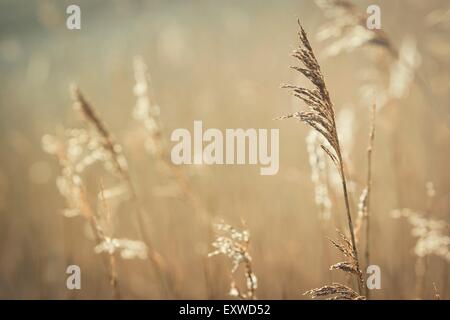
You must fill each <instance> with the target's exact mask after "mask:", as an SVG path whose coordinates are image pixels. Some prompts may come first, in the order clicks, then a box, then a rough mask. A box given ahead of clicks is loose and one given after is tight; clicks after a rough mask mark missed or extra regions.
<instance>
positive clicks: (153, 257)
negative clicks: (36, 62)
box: [72, 85, 174, 293]
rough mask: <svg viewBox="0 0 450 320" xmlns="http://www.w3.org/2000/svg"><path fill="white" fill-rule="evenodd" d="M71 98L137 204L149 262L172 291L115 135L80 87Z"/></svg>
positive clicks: (73, 92)
mask: <svg viewBox="0 0 450 320" xmlns="http://www.w3.org/2000/svg"><path fill="white" fill-rule="evenodd" d="M72 97H73V100H74V109H75V110H79V111H80V112H81V114H82V115H83V116H84V119H85V121H86V122H87V123H88V124H90V125H91V126H92V128H93V129H94V131H95V133H96V134H97V136H98V139H99V142H100V143H99V144H100V145H99V148H100V150H101V151H102V152H103V153H104V161H105V163H106V167H107V168H109V169H111V170H112V171H113V172H114V173H116V174H118V175H119V177H120V178H121V179H122V180H123V182H124V183H125V185H126V186H127V188H128V191H129V193H130V195H131V200H132V201H133V203H134V205H135V210H134V211H133V212H135V215H136V222H137V223H136V225H137V230H138V232H139V234H140V237H142V239H143V240H144V242H145V245H146V246H147V250H148V257H149V261H150V262H151V265H152V268H153V270H154V272H155V274H156V276H157V278H158V279H159V280H160V284H161V286H162V289H163V290H164V291H166V292H169V293H170V292H171V291H173V290H174V289H173V284H172V281H171V279H170V275H169V274H168V273H169V272H168V270H167V265H166V262H165V259H164V258H163V257H162V255H161V254H160V253H159V252H158V251H157V250H156V249H155V248H154V246H153V242H152V240H151V236H150V234H149V233H148V230H147V229H146V228H145V225H146V222H145V215H146V213H145V211H144V210H143V208H142V206H141V204H140V201H139V198H138V195H137V192H136V189H135V187H134V185H133V183H132V181H131V178H130V174H129V172H128V165H127V162H126V159H125V157H124V155H123V152H122V147H121V146H120V145H119V144H118V143H116V142H115V141H114V138H113V136H112V134H111V133H110V132H109V130H108V129H107V127H106V125H105V124H104V123H103V121H102V120H101V119H100V117H99V116H98V115H97V113H96V111H95V109H94V108H93V107H92V105H91V104H90V103H89V102H88V101H87V100H86V99H85V98H84V96H83V95H82V93H81V91H80V90H79V89H78V87H77V86H75V85H73V86H72Z"/></svg>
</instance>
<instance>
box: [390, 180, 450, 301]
mask: <svg viewBox="0 0 450 320" xmlns="http://www.w3.org/2000/svg"><path fill="white" fill-rule="evenodd" d="M427 191H428V197H433V196H434V188H433V189H432V190H430V187H429V189H428V190H427ZM429 213H430V212H428V214H427V213H421V212H417V211H413V210H411V209H407V208H404V209H397V210H393V211H392V212H391V215H392V217H393V218H396V219H399V218H405V219H407V221H408V223H409V224H410V225H411V227H412V229H411V235H412V236H413V237H415V238H417V242H416V245H415V247H414V254H415V256H416V264H415V277H416V279H415V283H416V297H417V298H419V299H421V298H423V295H424V293H423V291H424V284H425V276H426V270H427V258H428V257H429V256H431V255H433V256H437V257H440V258H442V259H444V261H445V262H446V263H450V250H449V247H450V236H448V229H449V226H448V224H447V222H445V221H443V220H436V219H432V218H429V217H428V216H429Z"/></svg>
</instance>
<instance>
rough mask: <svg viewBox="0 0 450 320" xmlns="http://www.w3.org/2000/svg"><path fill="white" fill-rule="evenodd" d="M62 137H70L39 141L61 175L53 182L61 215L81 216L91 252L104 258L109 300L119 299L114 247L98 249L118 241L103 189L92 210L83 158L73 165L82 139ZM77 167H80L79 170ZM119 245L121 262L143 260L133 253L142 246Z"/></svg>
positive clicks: (129, 241) (124, 241)
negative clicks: (61, 204)
mask: <svg viewBox="0 0 450 320" xmlns="http://www.w3.org/2000/svg"><path fill="white" fill-rule="evenodd" d="M75 133H76V134H75ZM66 134H69V136H71V137H72V138H70V139H68V141H67V142H63V141H59V140H58V139H57V138H55V137H53V136H50V135H45V136H44V137H43V139H42V144H43V148H44V150H45V151H46V152H47V153H49V154H52V155H54V156H56V158H57V159H58V162H59V165H60V167H61V175H60V176H59V177H58V178H57V186H58V190H59V192H60V193H61V195H62V196H63V197H64V198H65V200H66V204H67V208H66V209H64V211H63V214H64V216H66V217H68V218H71V217H76V216H82V217H83V218H84V219H85V220H86V221H87V222H88V224H89V226H90V228H91V231H92V234H93V236H94V239H95V242H96V246H95V248H94V251H95V252H96V253H99V254H101V253H105V254H106V256H104V257H105V259H104V263H105V265H106V267H107V269H108V274H109V282H110V284H111V286H112V288H113V297H114V298H120V290H119V287H118V276H117V267H116V258H115V255H114V254H115V246H113V247H111V246H108V250H103V249H102V248H104V247H105V246H106V245H107V244H111V243H115V242H116V241H119V240H118V239H115V238H114V237H113V227H112V222H111V211H110V210H109V207H108V205H107V202H106V200H105V197H104V191H103V186H102V187H101V191H100V197H99V201H100V202H101V205H102V206H101V210H94V209H93V208H92V205H91V204H90V202H89V200H88V196H87V194H86V187H85V185H84V183H83V180H82V178H81V176H80V173H81V172H82V169H81V168H84V165H83V159H84V158H83V159H81V161H80V162H77V160H80V159H79V157H78V155H79V154H80V153H79V152H81V150H79V149H78V148H77V146H79V145H78V143H79V142H80V141H79V140H80V139H81V140H83V139H84V138H83V137H85V136H83V135H82V134H80V132H79V131H77V130H75V132H74V129H72V130H68V131H67V132H66ZM74 139H78V141H75V140H74ZM80 164H82V165H81V167H80ZM120 241H121V242H122V243H123V244H122V249H123V250H125V251H127V252H129V254H127V255H123V254H122V258H124V259H131V258H135V257H137V256H138V257H141V258H145V257H142V253H137V250H136V246H141V247H142V245H143V244H142V243H141V242H139V241H133V240H129V239H122V240H120ZM130 244H133V246H130ZM144 248H145V246H144ZM102 256H103V255H102Z"/></svg>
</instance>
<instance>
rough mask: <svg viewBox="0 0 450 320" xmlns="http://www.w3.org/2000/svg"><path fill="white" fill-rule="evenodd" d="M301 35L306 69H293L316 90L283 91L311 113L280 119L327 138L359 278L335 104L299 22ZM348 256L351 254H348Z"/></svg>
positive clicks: (300, 50) (301, 55)
mask: <svg viewBox="0 0 450 320" xmlns="http://www.w3.org/2000/svg"><path fill="white" fill-rule="evenodd" d="M298 24H299V27H300V32H299V33H298V35H299V40H300V41H299V42H300V43H299V48H298V49H297V50H295V51H294V53H293V57H295V58H297V59H298V60H300V62H302V63H303V65H304V66H305V68H302V67H292V69H294V70H296V71H298V72H300V73H301V74H303V75H304V76H305V77H306V78H308V79H309V80H310V81H311V82H312V84H313V85H314V89H307V88H302V87H298V86H295V85H284V86H283V88H288V89H291V91H292V93H293V95H294V96H296V97H297V98H299V99H300V100H302V101H303V102H305V104H306V105H307V106H308V107H309V110H308V111H299V112H295V113H292V114H288V115H285V116H281V117H279V118H277V119H287V118H296V119H299V120H300V121H303V122H305V123H307V124H308V125H310V126H311V127H312V128H314V129H315V130H316V131H317V132H318V133H320V134H321V135H322V136H323V138H325V140H326V142H327V145H325V144H323V145H321V147H322V149H323V150H324V151H325V152H326V153H327V154H328V156H329V157H330V159H331V160H332V161H333V163H334V164H335V166H336V169H337V170H338V171H339V174H340V177H341V184H342V190H343V194H344V202H345V208H346V214H347V222H348V229H349V233H350V238H351V257H352V260H351V261H350V263H351V264H352V269H354V271H355V272H356V273H357V274H359V273H360V270H359V269H360V263H359V259H358V250H357V247H356V239H355V232H354V226H353V222H352V216H351V212H350V204H349V195H348V191H347V180H346V176H345V171H344V162H343V158H342V151H341V147H340V144H339V138H338V133H337V128H336V121H335V114H334V107H333V103H332V102H331V99H330V96H329V93H328V90H327V88H326V85H325V81H324V78H323V75H322V71H321V70H320V66H319V63H318V62H317V59H316V57H315V55H314V52H313V50H312V48H311V45H310V43H309V40H308V37H307V35H306V32H305V30H304V29H303V27H302V26H301V24H300V21H298ZM346 253H348V252H346ZM362 282H363V281H362V278H361V277H360V276H358V277H357V283H358V290H359V292H360V293H361V291H362V286H363V284H362Z"/></svg>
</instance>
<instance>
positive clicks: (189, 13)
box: [0, 0, 450, 299]
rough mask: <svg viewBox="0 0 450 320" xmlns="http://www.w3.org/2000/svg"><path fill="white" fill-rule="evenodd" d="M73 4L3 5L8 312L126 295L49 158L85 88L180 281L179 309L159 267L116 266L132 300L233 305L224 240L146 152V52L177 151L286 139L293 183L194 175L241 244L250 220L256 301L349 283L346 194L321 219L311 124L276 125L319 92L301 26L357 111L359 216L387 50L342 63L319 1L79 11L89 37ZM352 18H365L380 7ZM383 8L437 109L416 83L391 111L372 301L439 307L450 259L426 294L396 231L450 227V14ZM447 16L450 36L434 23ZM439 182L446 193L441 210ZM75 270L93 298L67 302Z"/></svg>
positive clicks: (443, 4) (1, 102)
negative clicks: (303, 97) (262, 134)
mask: <svg viewBox="0 0 450 320" xmlns="http://www.w3.org/2000/svg"><path fill="white" fill-rule="evenodd" d="M73 3H74V1H50V0H49V1H46V0H39V1H25V0H19V1H18V0H14V1H13V0H1V1H0V83H1V85H0V150H1V153H0V298H2V299H26V298H27V299H81V298H84V299H110V298H112V294H111V288H110V285H109V283H108V275H107V272H106V271H105V268H104V266H103V265H102V261H101V259H100V258H99V255H98V254H96V253H95V252H94V249H93V248H94V242H93V240H92V237H91V236H90V235H89V233H88V232H86V223H85V222H84V220H83V219H82V218H81V217H74V218H67V217H64V216H63V215H62V213H61V212H62V210H63V209H64V207H65V201H64V198H63V197H61V195H60V194H59V192H58V189H57V186H56V183H55V180H56V178H57V176H58V175H59V172H60V169H59V166H58V162H57V161H56V160H55V159H54V158H53V157H51V156H50V155H48V154H46V153H45V152H44V151H43V149H42V144H41V139H42V136H44V135H45V134H47V133H51V134H53V133H55V132H58V131H61V128H62V127H79V126H82V125H83V124H82V123H81V122H80V118H79V116H78V114H77V113H75V112H73V110H72V108H71V105H72V102H71V99H70V94H69V85H70V83H72V82H76V83H78V85H79V87H80V88H81V90H82V91H83V92H84V94H85V95H86V97H87V98H88V100H89V101H90V102H92V104H93V106H94V107H95V108H96V109H97V111H98V113H99V114H100V115H101V117H102V119H103V120H104V122H105V123H106V124H107V125H108V128H109V129H110V130H111V132H113V134H114V136H115V137H116V140H117V142H118V143H120V144H121V145H122V146H123V148H124V154H125V156H126V158H127V159H128V162H129V167H130V174H131V177H132V179H133V181H134V183H135V185H136V187H137V190H138V195H139V197H140V199H141V201H142V203H143V205H144V207H145V209H146V213H147V221H146V225H145V228H147V229H148V230H149V232H150V233H151V235H152V237H153V241H154V245H155V247H156V248H157V250H158V251H159V252H161V254H163V255H164V257H165V258H166V259H167V263H168V264H169V265H170V266H171V272H172V273H173V274H174V278H175V279H176V285H177V293H176V294H175V293H173V294H171V295H165V294H163V293H162V292H161V290H160V286H159V285H158V283H157V282H158V278H157V277H156V276H155V275H154V274H153V273H152V272H151V270H149V267H148V264H147V263H146V262H145V261H141V260H123V259H118V262H117V268H118V280H119V287H120V291H121V297H122V298H128V299H129V298H138V299H155V298H192V299H199V298H211V299H218V298H227V293H228V291H229V283H230V278H229V272H230V262H229V260H227V258H226V257H223V256H217V257H211V258H207V253H208V252H210V251H212V248H211V245H210V241H211V240H212V238H211V234H209V233H207V232H199V230H201V229H199V228H198V227H197V224H198V221H197V220H196V219H195V214H194V212H193V209H192V207H190V206H189V205H188V204H187V203H186V202H184V201H183V200H180V199H176V198H173V197H162V196H161V194H160V193H161V192H158V190H160V188H161V186H162V185H164V183H165V177H164V175H161V174H160V173H159V172H158V171H157V170H156V164H155V161H154V159H153V158H152V156H151V155H149V154H148V152H146V150H145V148H144V144H145V139H146V133H145V131H144V130H143V129H142V126H141V125H140V123H138V122H136V121H135V120H134V119H133V117H132V110H133V106H134V105H135V96H134V94H133V86H134V78H133V58H134V57H135V56H136V55H141V56H142V57H143V59H144V60H145V62H146V63H147V65H148V69H149V71H150V73H151V79H152V90H153V92H154V96H155V98H156V99H157V101H158V104H159V105H160V108H161V120H162V122H163V123H164V132H165V135H166V138H167V139H169V137H170V133H171V132H172V130H173V129H175V128H188V129H190V130H192V126H193V121H194V120H202V121H203V125H204V127H205V128H219V129H223V130H224V129H225V128H279V129H280V170H279V172H278V174H277V175H274V176H260V175H259V166H250V165H245V166H237V165H236V166H192V167H186V168H183V170H185V171H186V172H187V174H188V175H189V179H190V181H191V184H192V188H193V189H194V191H195V193H196V194H198V197H199V199H200V200H201V201H202V203H204V206H205V207H206V208H207V210H208V212H209V214H210V215H211V217H213V220H220V219H223V220H224V221H226V222H227V223H230V224H232V225H234V226H236V227H237V228H238V229H241V228H243V226H242V222H241V221H242V220H244V221H245V228H246V229H248V230H249V231H250V233H251V247H250V253H251V255H252V257H253V267H254V272H255V274H256V276H257V277H258V285H259V286H258V291H257V295H258V298H263V299H305V298H306V297H305V296H303V295H302V293H303V292H304V291H306V290H308V289H310V288H313V287H319V286H322V285H324V284H326V283H329V282H332V281H346V280H345V277H344V276H342V275H341V274H339V271H328V267H329V265H331V264H333V263H335V262H337V261H339V260H338V259H339V255H338V252H337V250H335V249H334V248H333V247H332V246H331V245H330V243H329V241H328V239H327V237H332V238H334V237H335V229H336V228H339V229H341V230H344V231H345V230H346V221H345V215H344V214H345V211H344V208H343V201H342V194H341V193H340V191H339V189H338V188H337V189H336V190H335V191H334V192H332V193H333V195H334V196H333V197H332V208H331V217H330V218H329V219H325V220H324V219H322V218H321V216H320V215H319V208H318V206H317V205H316V203H315V193H314V191H315V187H314V184H313V182H312V181H311V167H310V164H309V156H308V153H307V148H306V142H305V138H306V136H307V134H308V132H309V129H308V128H307V127H306V126H305V125H303V124H300V123H298V122H296V121H284V122H281V121H274V120H272V119H273V118H275V117H277V116H279V115H282V114H285V113H287V112H290V111H292V110H298V109H300V108H302V105H301V103H300V102H299V101H298V100H294V99H293V98H292V97H291V96H290V95H289V94H288V92H287V91H286V90H282V89H280V88H279V87H280V84H282V83H306V82H305V80H304V79H301V77H299V76H298V75H297V74H296V73H295V72H294V71H292V70H290V69H289V66H290V65H292V64H294V63H295V60H294V59H293V58H291V57H290V56H289V54H290V53H291V51H292V50H293V49H294V48H295V47H296V45H297V29H298V26H297V18H300V19H301V21H302V24H303V26H304V28H305V29H306V31H307V32H308V34H309V36H310V40H311V43H312V46H313V48H314V50H315V52H316V55H317V57H318V60H319V62H320V63H321V67H322V71H323V73H324V75H325V78H326V82H327V85H328V89H329V91H330V94H331V97H332V100H333V101H334V104H335V107H336V110H337V113H339V112H340V111H344V113H343V118H344V120H345V121H347V122H344V125H342V128H343V129H342V131H346V132H347V136H346V138H345V139H344V138H343V139H344V140H345V141H344V142H343V144H344V146H343V148H344V150H345V151H346V153H347V161H348V166H349V168H350V172H351V175H352V181H353V183H352V188H351V198H352V199H351V203H352V211H353V213H354V214H355V216H356V207H357V202H358V198H359V195H360V193H361V190H362V189H363V188H364V181H365V174H366V166H367V163H366V148H367V136H368V131H369V126H370V123H369V119H370V105H371V104H372V103H373V101H374V100H373V99H372V100H371V99H366V98H365V96H364V95H363V94H361V92H362V88H363V87H364V86H367V82H368V78H367V77H365V76H364V75H367V73H370V72H372V71H373V70H377V71H378V72H380V73H381V74H382V75H384V76H385V77H388V76H389V71H387V73H383V70H384V69H383V68H384V67H386V65H388V66H389V65H390V64H392V63H394V61H392V59H391V60H389V59H385V60H383V62H382V63H381V66H380V65H379V64H377V63H376V62H374V61H375V60H374V58H373V55H376V54H379V53H378V52H375V53H374V52H373V51H376V50H377V49H373V48H359V49H356V50H354V51H351V52H344V53H342V54H340V55H338V56H335V57H328V56H326V55H325V54H324V53H325V49H326V46H327V43H325V42H321V41H318V39H317V38H316V36H315V35H316V33H317V31H318V30H319V28H320V27H321V26H322V25H323V24H324V23H325V22H326V21H329V20H327V19H326V17H325V15H324V13H323V11H322V10H321V9H320V8H319V7H318V6H317V5H316V4H315V3H314V2H313V1H256V0H248V1H192V2H190V1H189V2H188V1H138V0H136V1H103V0H95V1H81V0H79V1H76V4H78V5H79V6H80V7H81V12H82V15H81V19H82V22H81V23H82V29H81V30H68V29H67V28H66V26H65V20H66V13H65V9H66V7H67V6H68V5H69V4H73ZM354 3H355V4H356V5H357V6H358V7H360V8H361V10H362V11H363V12H364V11H365V8H367V6H368V5H369V4H373V1H354ZM377 4H378V5H379V6H380V7H381V13H382V27H383V30H384V31H386V32H387V34H388V35H389V37H390V38H391V39H392V42H393V44H394V45H396V46H397V47H400V46H401V43H402V41H403V40H404V39H405V38H406V37H413V38H414V39H415V41H416V43H417V51H418V52H419V54H420V62H421V63H420V65H419V66H418V67H417V72H418V73H419V72H420V75H421V78H422V79H423V81H424V82H425V83H426V84H427V87H428V89H429V96H426V95H424V94H423V91H422V90H421V89H420V86H419V85H418V84H417V82H414V81H413V82H412V83H411V84H410V85H409V86H410V88H409V90H408V91H407V93H406V94H404V96H402V97H401V98H400V99H394V100H393V101H391V102H390V103H387V104H386V105H384V106H383V108H379V110H378V112H377V117H376V138H375V143H374V154H373V192H372V198H371V204H372V210H371V211H372V243H371V248H372V249H371V250H372V263H373V264H377V265H379V266H380V267H381V271H382V288H381V290H376V291H374V292H372V297H373V298H375V299H415V298H422V299H433V298H434V297H435V295H436V291H437V292H438V293H439V295H440V297H441V298H443V299H448V298H449V297H450V276H449V274H448V268H449V262H448V260H445V259H444V258H442V256H437V255H433V254H430V255H427V256H426V257H425V258H423V259H425V261H426V263H425V265H426V272H425V275H424V278H423V279H421V280H420V281H421V282H422V283H423V288H422V289H421V291H420V292H419V293H417V281H419V280H418V279H417V275H416V265H417V260H418V257H417V255H416V253H415V250H414V248H415V245H416V241H417V237H414V235H412V234H411V226H410V225H409V224H408V222H407V221H406V220H405V219H393V218H392V216H391V212H392V210H394V209H397V208H411V209H412V210H414V211H418V212H423V213H424V215H426V216H427V218H432V219H439V220H444V221H447V222H448V221H449V218H450V217H449V210H450V202H449V201H450V199H449V197H448V195H449V192H450V179H449V178H450V175H449V169H448V163H449V155H450V143H449V108H448V103H449V101H450V100H449V98H450V97H449V92H450V91H449V59H448V57H449V54H450V45H449V43H448V39H449V37H448V36H449V26H450V16H449V12H450V11H449V10H450V7H449V3H448V1H445V0H442V1H437V0H432V1H419V0H409V1H406V0H404V1H400V0H398V1H377ZM433 12H434V13H433ZM431 13H433V14H434V15H435V16H436V15H437V16H438V17H439V19H437V20H436V19H435V20H433V21H438V23H430V19H431V18H429V14H431ZM427 17H428V18H427ZM432 17H433V16H432ZM433 21H432V22H433ZM365 70H366V71H367V70H368V72H366V73H365V72H364V71H365ZM369 80H370V79H369ZM377 93H378V92H377ZM379 93H380V94H382V92H379ZM430 95H431V96H432V98H430ZM375 100H376V99H375ZM430 101H432V103H431V102H430ZM102 175H105V173H104V172H102V171H101V168H96V167H94V168H91V170H89V171H88V172H87V173H86V174H85V176H84V178H85V179H86V180H85V181H86V184H87V185H89V186H90V188H91V189H90V190H96V189H98V185H99V179H100V177H101V176H102ZM103 179H106V178H103ZM104 181H105V182H104V183H105V184H106V185H107V184H108V182H109V180H104ZM427 183H428V187H429V188H428V189H430V188H431V186H432V188H433V189H434V193H433V192H432V193H433V196H432V197H430V190H428V193H427V188H426V185H427ZM330 188H332V186H331V185H330ZM430 198H432V199H430ZM130 210H132V209H131V206H130V204H129V203H128V202H127V201H124V202H122V203H121V204H120V205H119V206H118V208H117V210H115V212H114V228H115V233H116V235H117V236H118V237H121V238H123V237H126V238H132V239H136V238H137V235H136V231H135V230H134V228H133V224H132V223H131V222H130V220H131V219H133V218H132V216H131V214H130ZM447 226H448V225H447ZM446 232H447V234H448V228H446ZM447 241H448V239H447ZM447 248H448V245H447ZM70 264H76V265H79V266H80V267H81V270H82V289H81V290H73V291H71V290H68V289H67V288H66V277H67V275H66V273H65V270H66V267H67V266H68V265H70ZM433 283H435V286H436V290H435V289H434V288H433Z"/></svg>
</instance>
